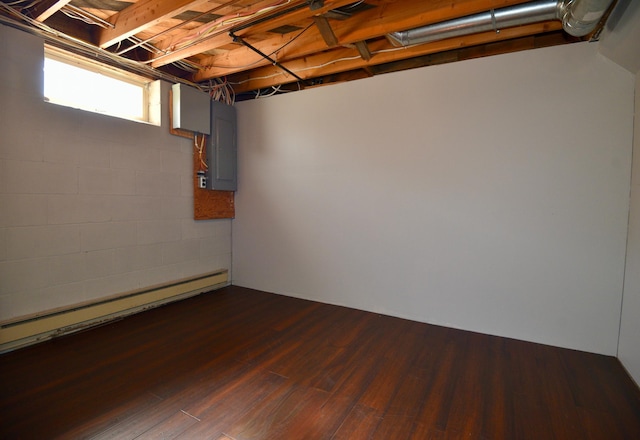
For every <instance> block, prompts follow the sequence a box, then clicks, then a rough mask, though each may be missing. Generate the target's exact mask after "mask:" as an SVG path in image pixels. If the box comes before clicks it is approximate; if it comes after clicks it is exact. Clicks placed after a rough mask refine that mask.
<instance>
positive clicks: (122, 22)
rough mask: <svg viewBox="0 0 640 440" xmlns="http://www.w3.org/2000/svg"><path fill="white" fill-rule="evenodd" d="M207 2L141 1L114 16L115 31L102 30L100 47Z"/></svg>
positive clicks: (112, 22) (110, 20)
mask: <svg viewBox="0 0 640 440" xmlns="http://www.w3.org/2000/svg"><path fill="white" fill-rule="evenodd" d="M205 2H207V0H195V1H194V0H140V1H139V2H137V3H134V4H133V5H131V6H129V7H127V8H125V9H123V10H122V11H120V12H118V13H116V14H114V15H112V16H111V17H110V18H109V20H108V21H109V23H111V24H113V25H114V28H113V29H101V30H100V32H99V34H98V46H100V47H102V48H105V47H109V46H111V45H113V44H116V43H118V42H119V41H122V40H125V39H126V38H129V37H131V36H132V35H135V34H137V33H138V32H141V31H144V30H145V29H148V28H150V27H152V26H155V25H157V24H158V23H160V22H162V21H163V20H166V19H167V18H171V17H174V16H176V15H178V14H181V13H182V12H184V11H186V10H188V9H189V8H190V7H191V8H193V7H195V6H197V5H199V4H201V3H205Z"/></svg>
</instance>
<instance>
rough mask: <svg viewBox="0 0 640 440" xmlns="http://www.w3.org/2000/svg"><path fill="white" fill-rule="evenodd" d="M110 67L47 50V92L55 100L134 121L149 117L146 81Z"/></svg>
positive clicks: (45, 82)
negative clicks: (127, 75)
mask: <svg viewBox="0 0 640 440" xmlns="http://www.w3.org/2000/svg"><path fill="white" fill-rule="evenodd" d="M125 75H126V74H125V73H121V74H118V75H116V74H112V71H111V70H110V69H108V68H106V67H105V68H101V67H100V66H98V65H96V64H94V63H90V62H83V61H81V60H78V59H73V60H71V59H70V60H67V59H64V58H62V57H60V56H58V55H57V54H51V53H49V52H47V53H46V55H45V59H44V96H45V100H46V101H48V102H51V103H54V104H59V105H64V106H67V107H74V108H79V109H82V110H87V111H90V112H96V113H103V114H107V115H111V116H117V117H120V118H125V119H131V120H135V121H145V122H146V121H148V111H147V107H148V100H147V93H146V81H144V80H143V79H137V78H134V79H125V78H124V76H125Z"/></svg>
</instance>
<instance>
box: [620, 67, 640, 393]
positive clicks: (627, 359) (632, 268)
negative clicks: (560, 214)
mask: <svg viewBox="0 0 640 440" xmlns="http://www.w3.org/2000/svg"><path fill="white" fill-rule="evenodd" d="M635 97H636V107H635V108H636V113H635V136H634V141H633V172H632V173H633V174H632V179H631V211H630V213H629V237H628V242H627V268H626V271H625V280H624V295H623V302H622V321H621V325H620V342H619V346H618V358H619V359H620V362H622V364H623V365H624V366H625V368H626V369H627V371H628V372H629V374H631V376H632V377H633V378H634V379H635V381H636V383H637V384H640V75H636V94H635Z"/></svg>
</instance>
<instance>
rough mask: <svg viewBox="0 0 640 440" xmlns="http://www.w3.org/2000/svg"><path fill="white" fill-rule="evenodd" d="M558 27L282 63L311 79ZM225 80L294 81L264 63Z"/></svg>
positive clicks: (376, 46)
mask: <svg viewBox="0 0 640 440" xmlns="http://www.w3.org/2000/svg"><path fill="white" fill-rule="evenodd" d="M561 28H562V24H561V23H559V22H557V21H552V22H544V23H536V24H531V25H526V26H519V27H514V28H508V29H502V30H501V31H500V32H499V33H495V32H484V33H480V34H474V35H468V36H464V37H457V38H450V39H448V40H443V41H437V42H433V43H427V44H421V45H416V46H411V47H407V48H398V49H397V50H393V51H388V52H386V51H385V50H387V49H389V43H388V42H386V41H384V40H378V41H375V42H370V43H369V48H370V50H371V53H372V54H373V57H372V58H371V59H370V60H369V61H365V60H363V59H362V58H361V57H360V54H359V53H358V51H357V50H354V49H349V48H338V49H334V50H331V51H326V52H323V53H320V54H317V55H312V56H308V57H304V58H300V59H296V60H292V61H287V62H283V63H282V64H283V65H284V66H286V67H287V68H288V69H289V70H291V71H293V72H294V73H296V75H298V76H299V77H301V78H304V79H310V78H315V77H321V76H324V75H331V74H335V73H339V72H346V71H349V70H354V69H360V68H366V67H367V66H374V65H377V64H383V63H389V62H393V61H398V60H402V59H405V58H410V57H417V56H422V55H427V54H431V53H437V52H443V51H448V50H453V49H459V48H463V47H469V46H476V45H480V44H488V43H493V42H496V41H503V40H509V39H513V38H520V37H525V36H530V35H535V34H539V33H543V32H550V31H556V30H560V29H561ZM383 51H385V52H383ZM228 80H229V82H231V83H232V84H233V83H236V84H235V85H234V86H233V88H234V90H235V91H236V93H242V92H246V91H251V90H256V89H261V88H266V87H271V86H273V85H277V84H286V83H291V82H296V79H295V78H293V77H291V76H288V75H286V74H285V73H283V72H282V71H281V70H279V69H277V68H274V67H273V66H265V67H260V68H258V69H253V70H251V71H247V72H242V73H238V74H236V75H233V76H230V77H228Z"/></svg>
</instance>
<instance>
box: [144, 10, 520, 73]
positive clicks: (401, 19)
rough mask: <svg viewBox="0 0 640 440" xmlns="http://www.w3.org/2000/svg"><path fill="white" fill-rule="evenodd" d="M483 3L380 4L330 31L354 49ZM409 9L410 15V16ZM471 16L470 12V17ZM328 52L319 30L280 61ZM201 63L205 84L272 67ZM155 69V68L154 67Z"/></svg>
mask: <svg viewBox="0 0 640 440" xmlns="http://www.w3.org/2000/svg"><path fill="white" fill-rule="evenodd" d="M522 2H523V1H522V0H489V3H490V4H491V5H498V4H499V5H501V6H504V4H507V3H508V4H517V3H522ZM481 3H484V4H485V5H486V4H487V0H482V1H480V0H458V1H456V3H455V4H456V5H457V6H456V7H455V8H453V7H452V6H451V4H450V3H442V2H425V1H423V0H410V1H402V2H391V3H384V4H382V3H381V4H380V5H379V6H378V7H376V8H372V9H368V10H366V11H363V12H361V13H359V14H357V15H356V16H354V17H353V18H351V19H348V20H344V21H336V22H334V23H332V25H331V29H332V32H333V33H334V34H335V36H336V39H337V40H338V41H339V42H340V44H342V45H349V44H354V45H355V44H356V43H358V42H360V41H366V40H372V39H375V38H378V37H381V36H384V35H386V34H388V33H390V32H396V31H401V30H406V29H412V28H416V27H419V26H423V25H425V24H430V23H438V22H441V21H445V20H449V19H452V18H455V17H456V13H454V12H452V11H453V10H454V9H455V10H460V9H462V10H463V11H464V12H465V15H468V14H467V11H473V12H478V11H479V10H482V8H481V7H480V6H479V5H480V4H481ZM407 9H408V10H409V11H410V12H409V13H408V12H407ZM458 13H459V12H458ZM471 13H472V12H469V14H471ZM355 17H357V18H358V21H355V20H354V18H355ZM363 22H364V23H367V24H371V26H370V27H369V26H359V25H358V24H359V23H363ZM398 23H400V24H398ZM223 39H224V40H225V41H226V42H228V41H229V38H227V37H225V36H223ZM282 40H283V39H282V38H280V37H274V38H271V39H265V40H262V41H258V42H255V43H252V44H253V45H254V46H255V47H256V48H258V49H259V50H261V51H262V52H265V53H270V52H272V51H273V50H275V49H277V48H278V47H279V46H278V43H279V42H282ZM326 48H327V47H326V43H325V41H324V38H323V37H322V36H321V34H320V33H319V31H318V29H317V28H316V27H313V28H311V29H309V30H308V31H307V32H305V33H304V34H303V35H301V36H300V37H299V38H298V39H297V41H296V44H295V45H291V46H288V47H286V48H285V49H284V50H283V51H281V52H279V53H278V60H279V61H284V60H292V59H295V58H299V57H304V56H307V55H311V54H314V53H317V52H320V51H323V50H325V49H326ZM194 53H197V52H194ZM199 63H200V64H201V65H202V66H203V68H202V69H201V70H200V71H198V72H197V73H196V74H195V75H194V77H193V80H194V81H205V80H208V79H210V78H217V77H220V76H225V75H230V74H232V73H234V72H238V71H240V70H243V69H242V68H240V66H247V65H249V64H252V63H255V64H252V66H255V67H260V66H266V65H268V64H269V62H268V61H266V60H256V58H255V56H254V55H253V54H250V53H249V52H248V51H247V50H242V49H235V50H233V51H230V53H228V54H227V55H225V56H217V55H214V56H210V57H205V58H202V59H200V60H199ZM152 65H153V66H156V64H155V63H153V64H152Z"/></svg>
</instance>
